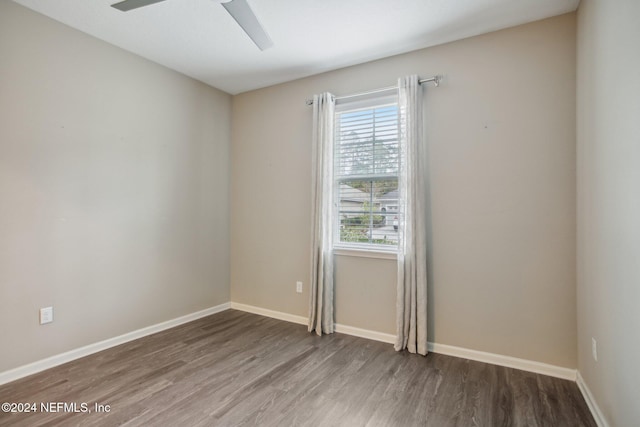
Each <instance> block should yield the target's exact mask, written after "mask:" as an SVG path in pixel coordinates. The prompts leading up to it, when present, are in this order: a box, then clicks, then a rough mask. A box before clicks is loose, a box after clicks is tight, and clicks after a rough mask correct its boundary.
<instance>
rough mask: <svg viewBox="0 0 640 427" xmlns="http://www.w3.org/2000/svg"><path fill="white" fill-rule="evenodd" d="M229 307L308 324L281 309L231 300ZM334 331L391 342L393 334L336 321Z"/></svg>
mask: <svg viewBox="0 0 640 427" xmlns="http://www.w3.org/2000/svg"><path fill="white" fill-rule="evenodd" d="M231 308H232V309H234V310H240V311H246V312H247V313H253V314H259V315H261V316H266V317H271V318H273V319H278V320H284V321H287V322H292V323H298V324H300V325H308V324H309V318H308V317H303V316H296V315H295V314H289V313H283V312H282V311H275V310H268V309H266V308H261V307H256V306H254V305H247V304H240V303H238V302H232V303H231ZM335 329H336V332H338V333H341V334H346V335H353V336H355V337H360V338H368V339H370V340H374V341H382V342H386V343H391V344H393V343H394V342H395V338H396V337H395V335H390V334H385V333H382V332H376V331H370V330H368V329H360V328H356V327H353V326H347V325H341V324H339V323H336V325H335Z"/></svg>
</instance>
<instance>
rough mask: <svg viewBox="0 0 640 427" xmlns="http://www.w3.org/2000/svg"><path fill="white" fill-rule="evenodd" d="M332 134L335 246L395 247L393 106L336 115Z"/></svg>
mask: <svg viewBox="0 0 640 427" xmlns="http://www.w3.org/2000/svg"><path fill="white" fill-rule="evenodd" d="M335 130H336V137H335V147H334V158H335V162H334V178H335V181H334V182H335V188H336V191H335V192H334V193H335V194H336V199H337V200H336V203H335V204H336V207H337V209H336V210H335V215H336V218H335V221H336V222H337V226H336V227H335V228H336V230H338V232H339V236H338V238H337V239H336V242H339V244H347V245H358V246H369V247H371V246H372V245H373V246H383V247H385V248H386V249H387V250H388V249H390V248H393V247H394V246H397V243H398V238H397V227H398V217H397V215H398V168H399V164H398V161H399V152H398V150H399V146H398V107H397V104H396V103H388V104H384V105H377V106H371V107H366V108H359V109H352V110H347V109H345V110H343V111H340V112H338V113H336V126H335Z"/></svg>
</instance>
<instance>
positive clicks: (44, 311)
mask: <svg viewBox="0 0 640 427" xmlns="http://www.w3.org/2000/svg"><path fill="white" fill-rule="evenodd" d="M51 322H53V307H44V308H41V309H40V324H41V325H44V324H45V323H51Z"/></svg>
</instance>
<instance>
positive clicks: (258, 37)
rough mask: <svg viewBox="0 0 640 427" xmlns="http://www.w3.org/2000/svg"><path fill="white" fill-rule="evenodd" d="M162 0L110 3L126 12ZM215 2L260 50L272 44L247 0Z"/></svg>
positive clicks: (131, 0) (217, 0) (133, 0)
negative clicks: (219, 4)
mask: <svg viewBox="0 0 640 427" xmlns="http://www.w3.org/2000/svg"><path fill="white" fill-rule="evenodd" d="M161 1H164V0H124V1H121V2H119V3H116V4H112V5H111V7H115V8H116V9H118V10H121V11H123V12H127V11H129V10H132V9H137V8H139V7H143V6H149V5H150V4H154V3H160V2H161ZM213 1H214V2H216V3H221V4H222V6H223V7H224V8H225V9H226V10H227V12H229V14H230V15H231V16H232V17H233V19H235V20H236V22H237V23H238V25H240V27H242V29H243V30H244V32H245V33H247V35H248V36H249V37H250V38H251V40H253V42H254V43H255V44H256V46H258V48H259V49H260V50H265V49H269V48H270V47H271V46H273V42H272V41H271V38H270V37H269V35H268V34H267V32H266V31H265V30H264V28H262V25H261V24H260V21H258V18H257V17H256V15H255V14H254V13H253V10H251V6H249V3H247V0H213Z"/></svg>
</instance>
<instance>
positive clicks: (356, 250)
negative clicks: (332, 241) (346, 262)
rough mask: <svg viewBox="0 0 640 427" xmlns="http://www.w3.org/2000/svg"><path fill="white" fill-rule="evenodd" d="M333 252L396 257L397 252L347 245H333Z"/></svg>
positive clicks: (362, 256)
mask: <svg viewBox="0 0 640 427" xmlns="http://www.w3.org/2000/svg"><path fill="white" fill-rule="evenodd" d="M333 254H334V255H339V256H353V257H359V258H378V259H393V260H396V259H398V254H397V253H396V252H395V251H394V252H390V251H383V250H376V249H360V248H349V247H334V248H333Z"/></svg>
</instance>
